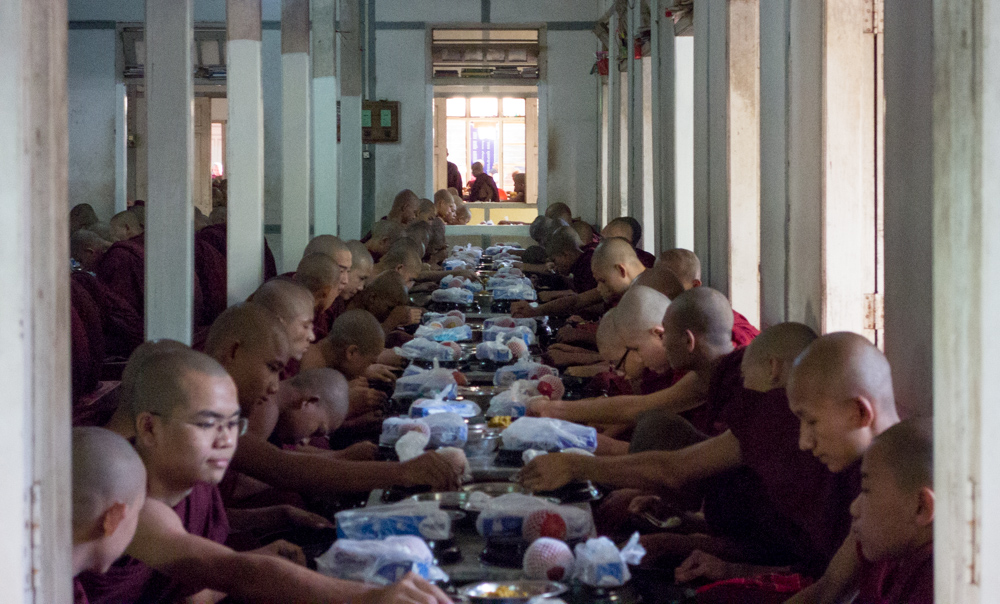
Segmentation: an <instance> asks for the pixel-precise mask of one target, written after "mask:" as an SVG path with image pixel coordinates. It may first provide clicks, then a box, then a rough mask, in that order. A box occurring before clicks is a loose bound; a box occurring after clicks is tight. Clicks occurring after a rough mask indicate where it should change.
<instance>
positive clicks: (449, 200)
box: [434, 189, 457, 224]
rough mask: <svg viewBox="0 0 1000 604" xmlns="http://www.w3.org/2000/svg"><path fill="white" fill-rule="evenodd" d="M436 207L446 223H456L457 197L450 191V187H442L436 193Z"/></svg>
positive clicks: (438, 214) (438, 215)
mask: <svg viewBox="0 0 1000 604" xmlns="http://www.w3.org/2000/svg"><path fill="white" fill-rule="evenodd" d="M434 208H435V210H436V211H437V217H438V218H440V219H441V220H442V221H443V222H444V223H445V224H455V210H456V209H457V207H456V206H455V199H454V198H453V197H452V196H451V193H449V192H448V189H441V190H440V191H438V192H436V193H434Z"/></svg>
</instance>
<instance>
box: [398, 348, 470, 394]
mask: <svg viewBox="0 0 1000 604" xmlns="http://www.w3.org/2000/svg"><path fill="white" fill-rule="evenodd" d="M431 343H432V344H434V342H431ZM397 350H398V349H397ZM457 392H458V383H457V382H456V381H455V375H454V374H453V373H452V371H451V370H450V369H443V368H436V369H423V368H421V367H417V366H416V365H410V366H409V367H407V368H406V371H404V372H403V375H402V377H400V378H399V379H397V380H396V388H395V390H394V391H393V393H392V396H393V397H396V398H402V397H408V398H416V397H420V396H424V397H427V396H429V397H436V398H443V399H453V398H455V397H456V396H457Z"/></svg>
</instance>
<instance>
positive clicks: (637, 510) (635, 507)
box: [628, 495, 664, 518]
mask: <svg viewBox="0 0 1000 604" xmlns="http://www.w3.org/2000/svg"><path fill="white" fill-rule="evenodd" d="M663 511H664V506H663V499H661V498H660V497H658V496H656V495H639V496H637V497H634V498H633V499H632V501H630V502H629V504H628V512H629V514H632V515H633V516H642V515H644V514H652V515H653V516H655V517H656V518H660V517H661V516H662V514H663Z"/></svg>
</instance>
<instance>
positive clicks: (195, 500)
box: [80, 349, 447, 604]
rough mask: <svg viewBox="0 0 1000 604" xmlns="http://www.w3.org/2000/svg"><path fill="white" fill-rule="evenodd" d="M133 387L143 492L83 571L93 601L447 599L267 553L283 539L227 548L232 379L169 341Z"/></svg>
mask: <svg viewBox="0 0 1000 604" xmlns="http://www.w3.org/2000/svg"><path fill="white" fill-rule="evenodd" d="M135 395H136V396H135V398H134V400H133V404H132V414H133V417H134V422H133V425H134V433H135V435H136V437H135V449H136V451H137V452H138V454H139V456H140V457H141V458H142V461H143V463H144V465H145V467H146V472H147V477H148V479H147V496H146V501H145V504H144V505H143V508H142V511H141V512H140V515H139V523H138V528H137V530H136V535H135V538H134V539H133V540H132V542H131V544H130V545H129V546H128V548H127V549H126V550H125V551H126V554H127V556H126V557H125V558H123V559H121V560H119V561H118V562H117V563H115V565H114V566H112V568H111V569H110V570H109V571H108V573H107V574H105V575H96V574H93V573H86V574H84V575H81V577H80V582H81V584H82V585H83V588H84V590H85V592H86V594H87V597H88V598H89V599H90V602H91V603H92V604H98V603H108V604H124V603H139V602H141V603H142V604H160V603H168V602H175V601H177V600H178V599H183V598H186V597H188V596H191V595H194V594H196V593H197V594H198V601H200V602H216V601H218V600H220V599H222V597H223V594H229V595H231V596H232V597H234V598H237V599H239V600H240V601H246V602H260V603H262V604H263V603H270V602H284V601H294V602H330V601H339V602H344V601H348V600H350V601H352V602H362V601H368V602H376V601H409V600H406V599H405V598H415V599H416V600H417V601H428V602H436V601H440V602H445V601H447V598H445V597H444V596H443V594H441V593H440V592H438V591H435V589H434V588H432V587H430V586H428V585H427V584H426V583H424V582H422V581H420V580H418V579H415V578H413V577H407V578H404V580H403V581H402V582H401V583H400V584H397V585H396V586H393V587H391V588H387V589H384V590H373V589H371V588H369V587H368V586H365V585H361V584H358V583H352V582H348V581H338V580H335V579H330V578H327V577H324V576H322V575H319V574H318V573H314V572H312V571H309V570H308V569H306V568H304V567H302V566H298V565H296V564H293V563H292V562H290V561H288V560H285V559H282V558H281V557H277V556H275V555H273V554H271V553H270V552H274V551H279V552H280V551H281V550H282V549H283V547H284V546H279V547H273V548H271V549H270V550H268V549H265V550H261V553H256V552H248V553H236V552H234V551H232V550H231V549H229V548H227V547H225V546H224V545H222V544H221V543H222V541H224V540H225V538H226V536H227V534H228V532H229V530H228V522H227V520H226V513H225V510H224V509H223V507H222V502H221V499H220V497H219V492H218V489H217V487H216V486H215V485H216V484H217V483H218V482H219V481H220V480H221V479H222V476H223V474H224V473H225V471H226V469H227V467H228V465H229V462H230V460H231V458H232V456H233V452H234V449H235V447H236V442H237V436H238V434H239V432H240V429H241V424H242V422H241V419H240V407H239V405H238V403H237V395H236V387H235V384H234V383H233V381H232V379H231V378H230V377H229V376H228V375H227V374H226V371H225V370H224V369H223V368H222V367H221V366H220V365H219V364H218V363H216V362H215V361H214V360H212V359H211V358H210V357H208V356H206V355H204V354H201V353H198V352H194V351H191V350H187V349H185V350H174V351H171V352H169V353H164V354H163V355H161V356H158V357H157V358H156V361H155V362H154V363H149V364H146V365H145V366H144V367H143V370H142V372H141V375H139V376H137V381H136V392H135ZM265 553H266V554H268V555H264V554H265ZM300 555H301V552H300ZM205 590H213V591H205ZM425 595H430V596H431V599H429V600H428V599H426V598H425V597H424V596H425ZM421 598H424V599H421ZM435 598H436V599H435Z"/></svg>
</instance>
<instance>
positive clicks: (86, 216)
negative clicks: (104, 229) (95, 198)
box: [69, 203, 100, 233]
mask: <svg viewBox="0 0 1000 604" xmlns="http://www.w3.org/2000/svg"><path fill="white" fill-rule="evenodd" d="M98 222H100V219H99V218H98V217H97V212H95V211H94V206H92V205H90V204H89V203H78V204H76V205H75V206H73V207H72V208H70V210H69V232H70V233H75V232H77V231H79V230H80V229H89V228H90V227H92V226H93V225H95V224H97V223H98Z"/></svg>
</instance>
